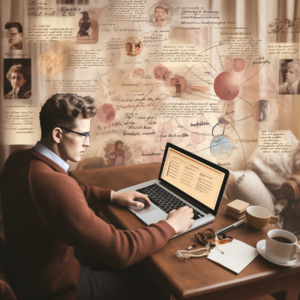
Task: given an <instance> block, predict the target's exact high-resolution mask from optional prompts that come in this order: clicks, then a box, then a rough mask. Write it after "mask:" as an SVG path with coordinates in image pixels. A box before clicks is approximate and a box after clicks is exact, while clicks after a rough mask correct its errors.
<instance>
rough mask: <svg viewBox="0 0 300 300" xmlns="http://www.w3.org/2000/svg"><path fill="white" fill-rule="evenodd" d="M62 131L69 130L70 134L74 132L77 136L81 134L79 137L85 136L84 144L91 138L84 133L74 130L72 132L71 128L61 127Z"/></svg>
mask: <svg viewBox="0 0 300 300" xmlns="http://www.w3.org/2000/svg"><path fill="white" fill-rule="evenodd" d="M59 128H61V129H65V130H68V131H70V132H73V133H76V134H79V135H82V136H84V139H83V143H84V142H85V141H86V140H87V138H88V137H89V136H90V133H89V132H88V133H82V132H77V131H74V130H71V129H69V128H66V127H59Z"/></svg>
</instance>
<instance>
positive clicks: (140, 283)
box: [0, 94, 194, 300]
mask: <svg viewBox="0 0 300 300" xmlns="http://www.w3.org/2000/svg"><path fill="white" fill-rule="evenodd" d="M95 114H96V107H95V105H94V100H93V99H92V98H91V97H81V96H78V95H75V94H55V95H53V96H52V97H51V98H50V99H48V100H47V101H46V103H45V104H44V105H43V107H42V109H41V112H40V124H41V130H42V137H41V140H40V142H37V144H36V145H35V146H34V147H33V148H31V149H28V150H19V151H16V152H14V153H13V154H11V156H10V157H9V158H8V160H7V161H6V163H5V166H4V168H3V171H2V173H1V177H0V187H1V199H2V208H3V221H4V233H5V239H6V250H5V259H4V262H5V264H6V270H7V277H8V279H9V282H10V284H11V286H12V288H13V290H14V291H15V293H16V296H17V298H18V299H56V300H58V299H59V300H62V299H74V300H75V299H77V300H80V299H83V300H89V299H105V300H109V299H131V300H134V299H138V300H140V299H144V300H146V299H153V300H158V299H166V300H167V299H169V298H170V294H169V293H168V291H167V290H166V289H165V288H164V287H163V286H162V284H161V283H160V282H159V281H158V280H157V279H156V278H155V277H154V276H153V275H152V273H151V272H150V271H149V270H148V269H146V268H145V267H144V265H143V264H142V263H138V262H140V261H141V260H143V259H144V258H146V257H147V256H149V255H151V254H152V253H154V252H156V251H157V250H159V249H160V248H162V247H163V246H164V245H165V244H166V242H167V241H168V239H169V238H171V237H172V236H173V235H174V234H175V233H178V232H182V231H184V230H186V229H187V228H188V227H189V226H190V225H191V224H192V223H193V222H194V221H193V220H192V217H193V213H192V209H191V208H188V207H187V206H185V207H182V208H179V209H178V210H177V211H175V210H173V211H171V212H170V213H169V216H168V219H167V220H166V221H160V222H158V223H157V224H152V225H150V226H148V227H144V228H142V229H137V230H125V231H122V230H117V229H116V228H115V227H114V226H112V225H110V224H107V223H106V222H105V221H103V220H102V219H100V218H99V217H98V216H96V215H95V213H94V212H93V211H92V210H91V209H90V208H89V206H88V205H89V204H92V203H93V204H95V203H99V202H108V203H109V202H116V203H117V204H119V205H122V206H128V205H135V206H143V204H142V203H139V202H135V201H134V199H135V198H143V199H144V200H145V201H146V202H147V203H148V204H151V202H150V200H149V199H148V197H147V196H146V195H143V194H140V193H138V192H135V191H133V192H115V191H114V192H112V191H111V190H104V189H100V188H98V187H95V186H91V187H80V186H79V185H78V184H77V182H76V181H75V180H74V179H73V178H71V177H69V176H68V174H67V171H68V169H69V165H68V164H67V160H70V161H73V162H78V161H80V159H81V156H82V155H83V153H84V152H85V150H86V149H87V147H89V146H90V140H89V131H90V122H91V120H92V117H93V116H94V115H95ZM74 248H75V249H74ZM137 263H138V264H137ZM121 269H123V270H121Z"/></svg>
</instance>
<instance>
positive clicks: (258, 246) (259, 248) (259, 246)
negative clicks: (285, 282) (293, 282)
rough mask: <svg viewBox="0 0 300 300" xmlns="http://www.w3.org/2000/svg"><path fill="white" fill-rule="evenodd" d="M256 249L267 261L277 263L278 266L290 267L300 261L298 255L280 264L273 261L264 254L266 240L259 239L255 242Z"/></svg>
mask: <svg viewBox="0 0 300 300" xmlns="http://www.w3.org/2000/svg"><path fill="white" fill-rule="evenodd" d="M256 249H257V251H258V252H259V254H260V255H261V256H262V257H263V258H265V259H266V260H268V261H269V262H271V263H273V264H275V265H278V266H282V267H292V266H296V265H298V264H299V263H300V257H297V258H295V259H293V260H290V261H288V262H287V263H285V264H280V263H278V262H275V261H273V260H271V259H269V258H268V257H267V256H266V240H261V241H259V242H258V243H257V244H256Z"/></svg>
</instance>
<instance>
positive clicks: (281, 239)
mask: <svg viewBox="0 0 300 300" xmlns="http://www.w3.org/2000/svg"><path fill="white" fill-rule="evenodd" d="M271 238H272V240H274V241H276V242H279V243H284V244H292V243H293V241H291V240H289V239H287V238H286V237H283V236H272V237H271Z"/></svg>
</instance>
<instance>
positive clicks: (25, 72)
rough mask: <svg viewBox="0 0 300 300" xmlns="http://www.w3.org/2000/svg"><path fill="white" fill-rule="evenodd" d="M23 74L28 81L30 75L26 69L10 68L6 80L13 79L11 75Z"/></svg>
mask: <svg viewBox="0 0 300 300" xmlns="http://www.w3.org/2000/svg"><path fill="white" fill-rule="evenodd" d="M13 72H15V73H22V75H23V78H24V79H26V80H28V78H29V73H28V71H27V69H26V68H24V67H23V66H22V65H13V66H12V67H10V69H9V70H8V72H7V73H6V78H7V79H8V80H9V81H10V79H11V73H13Z"/></svg>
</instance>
